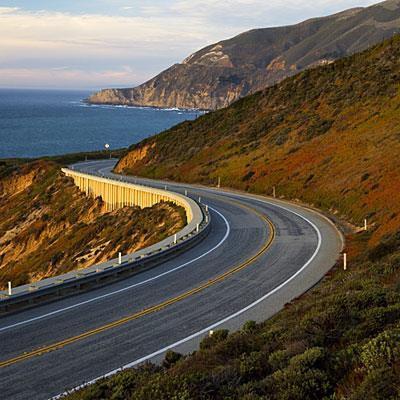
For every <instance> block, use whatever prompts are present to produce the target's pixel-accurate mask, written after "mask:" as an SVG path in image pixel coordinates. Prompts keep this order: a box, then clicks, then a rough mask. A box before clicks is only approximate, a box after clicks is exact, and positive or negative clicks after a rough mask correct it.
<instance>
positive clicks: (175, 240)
mask: <svg viewBox="0 0 400 400" xmlns="http://www.w3.org/2000/svg"><path fill="white" fill-rule="evenodd" d="M177 241H178V237H177V235H176V233H175V235H174V244H176V242H177Z"/></svg>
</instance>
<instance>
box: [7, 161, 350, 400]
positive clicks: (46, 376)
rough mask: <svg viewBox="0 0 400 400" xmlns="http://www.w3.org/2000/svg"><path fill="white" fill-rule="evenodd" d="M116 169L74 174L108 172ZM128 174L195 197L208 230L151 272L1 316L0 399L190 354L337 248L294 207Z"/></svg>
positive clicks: (287, 289) (312, 272)
mask: <svg viewBox="0 0 400 400" xmlns="http://www.w3.org/2000/svg"><path fill="white" fill-rule="evenodd" d="M114 163H115V160H103V161H96V162H87V163H80V164H76V165H75V166H74V168H75V169H78V170H80V171H82V172H89V173H90V172H92V173H101V174H104V175H106V176H111V177H113V176H114V177H115V175H114V174H112V173H111V172H110V171H111V169H112V167H113V165H114ZM118 179H120V177H118ZM123 179H125V180H129V181H132V182H136V183H141V184H145V185H149V186H153V187H162V188H164V186H165V185H166V184H167V185H168V190H172V191H176V192H180V193H184V191H185V190H187V191H188V195H189V196H190V197H193V198H195V199H198V197H201V201H202V202H203V203H204V204H207V205H208V206H209V208H210V210H211V217H212V220H211V221H212V222H211V230H210V233H209V234H208V236H207V237H206V238H205V239H204V240H203V241H202V242H201V243H199V244H198V245H196V246H194V247H193V248H191V249H190V250H188V251H186V252H185V253H182V254H180V255H178V256H176V257H175V258H173V259H171V260H169V261H167V262H165V263H163V264H161V265H159V266H157V267H155V268H153V269H151V270H148V271H145V272H143V273H139V274H137V275H135V276H132V277H130V278H127V279H125V280H123V281H120V282H117V283H112V284H110V285H108V286H105V287H103V288H99V289H96V290H92V291H90V292H87V293H83V294H79V295H76V296H73V297H69V298H65V299H62V300H59V301H57V302H53V303H50V304H45V305H39V306H37V307H35V308H32V309H29V310H25V311H21V312H19V313H17V314H13V315H9V316H5V317H3V318H1V319H0V393H1V398H2V399H4V400H5V399H13V400H18V399H27V398H29V399H48V398H51V397H53V396H57V395H59V394H61V393H63V392H64V391H65V390H69V389H71V388H75V387H77V386H79V385H81V384H82V383H84V382H88V381H92V380H95V379H97V378H99V377H101V376H104V375H106V374H110V373H114V372H115V371H116V370H117V369H119V368H121V367H127V366H134V365H137V364H139V363H140V362H143V361H145V360H150V359H151V360H153V361H158V360H160V359H162V358H163V354H164V353H165V351H166V350H167V349H169V348H173V349H174V350H175V351H179V352H188V351H191V350H194V349H195V348H196V347H197V346H198V343H199V341H200V340H201V339H202V337H204V336H205V335H207V333H208V331H209V330H211V329H219V328H227V329H231V330H233V329H239V328H240V327H241V326H242V325H243V323H244V322H246V321H248V320H257V321H262V320H265V319H267V318H269V317H271V316H272V315H273V314H274V313H276V312H277V311H279V310H280V309H282V307H283V306H284V305H285V304H286V303H287V302H290V301H291V300H293V299H294V298H296V297H297V296H299V295H300V294H302V293H304V292H305V291H306V290H308V289H309V288H310V287H312V286H313V285H315V284H316V283H317V282H318V281H319V280H320V279H321V278H322V277H323V276H324V275H325V274H326V272H327V271H328V270H329V269H330V268H332V266H333V265H334V264H335V262H336V260H337V259H338V257H339V254H340V252H341V250H342V246H343V243H342V237H341V235H340V233H339V232H338V230H337V229H336V228H335V226H334V225H333V224H332V223H331V222H330V221H329V220H327V219H326V218H325V217H323V216H321V215H320V214H318V213H315V212H314V211H311V210H308V209H305V208H302V207H299V206H297V205H293V204H289V203H287V202H282V201H280V200H275V199H267V198H263V197H259V196H252V195H247V194H241V193H237V192H230V191H225V190H219V189H211V188H205V187H199V186H191V185H185V184H172V183H166V182H161V181H151V180H147V179H140V178H134V177H123Z"/></svg>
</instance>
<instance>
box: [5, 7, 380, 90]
mask: <svg viewBox="0 0 400 400" xmlns="http://www.w3.org/2000/svg"><path fill="white" fill-rule="evenodd" d="M373 2H374V1H373V0H372V1H371V0H364V1H363V0H359V1H355V0H354V1H353V0H317V1H313V2H312V1H310V0H296V1H295V0H269V1H265V0H225V1H216V0H201V1H200V0H190V1H189V0H171V1H165V0H152V1H151V2H150V1H147V0H143V1H141V2H140V3H139V2H133V1H132V2H129V1H115V0H101V2H99V0H93V2H91V4H92V6H93V5H95V4H96V3H97V4H100V3H102V4H103V5H104V4H108V7H109V10H110V12H109V13H107V14H104V13H103V14H100V13H89V12H86V13H85V12H81V13H78V14H77V13H76V12H75V13H72V12H67V11H63V12H60V11H48V10H26V9H22V8H17V7H0V68H1V71H2V73H5V74H7V77H8V78H7V79H8V85H10V84H12V83H15V84H16V85H19V86H20V85H22V84H24V82H25V81H24V80H23V79H22V77H28V75H29V77H30V78H29V79H33V80H36V83H37V84H38V85H39V84H40V83H41V82H43V83H47V80H46V73H47V74H49V75H48V76H49V79H50V81H51V82H55V81H56V79H59V85H64V81H63V80H64V79H66V80H68V82H70V81H71V80H75V81H74V82H78V81H79V79H81V80H82V81H81V82H82V85H87V81H90V82H92V81H93V82H94V81H96V82H98V81H99V82H100V80H101V79H104V81H103V84H104V85H106V86H109V85H113V84H114V85H115V86H120V85H122V84H126V85H128V86H130V85H134V84H137V83H141V82H142V81H144V80H147V79H148V78H150V77H151V76H154V75H155V74H156V73H158V72H160V71H161V70H163V69H165V68H167V67H169V66H170V65H171V64H172V63H175V62H179V61H181V60H183V59H184V58H186V56H188V55H189V54H190V53H192V52H194V51H195V50H197V49H199V48H201V47H204V46H206V45H208V44H211V43H214V42H216V41H219V40H222V39H225V38H228V37H231V36H233V35H235V34H238V33H241V32H243V31H245V30H248V29H252V28H255V27H265V26H272V25H283V24H288V23H295V22H299V21H300V20H302V19H306V18H309V17H313V16H317V15H322V14H328V13H331V12H336V11H340V10H342V9H346V8H349V7H352V6H366V5H369V4H372V3H373ZM75 6H76V5H75ZM113 12H115V13H116V15H113ZM123 65H129V66H131V67H132V68H133V69H134V70H135V72H134V73H133V72H132V71H126V70H125V69H124V68H123V67H121V66H123ZM12 71H15V79H13V78H12V76H13V75H12ZM28 71H32V73H30V74H29V73H28ZM35 76H36V78H35ZM79 77H81V78H79ZM0 78H1V77H0ZM26 79H28V78H26ZM1 81H2V82H6V83H7V80H5V79H4V78H1ZM10 82H11V83H10ZM21 82H22V83H21ZM1 84H3V83H1V82H0V85H1Z"/></svg>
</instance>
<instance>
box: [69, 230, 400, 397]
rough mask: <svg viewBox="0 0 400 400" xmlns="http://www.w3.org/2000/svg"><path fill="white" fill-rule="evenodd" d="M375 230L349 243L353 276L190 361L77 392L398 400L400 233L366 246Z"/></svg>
mask: <svg viewBox="0 0 400 400" xmlns="http://www.w3.org/2000/svg"><path fill="white" fill-rule="evenodd" d="M369 236H370V234H368V233H364V234H360V235H357V236H353V237H349V238H348V239H349V243H348V246H349V247H348V251H349V252H350V253H352V254H353V253H354V252H356V253H358V254H360V252H361V253H362V255H359V256H357V257H355V258H353V261H352V263H351V266H350V268H349V269H348V270H347V271H343V270H342V269H341V268H338V267H337V268H336V269H335V270H333V271H332V272H331V273H330V274H329V275H328V276H327V277H326V278H325V279H324V281H323V282H322V283H320V284H319V285H318V286H317V287H316V288H314V289H313V290H311V291H309V292H308V293H307V294H305V295H304V296H302V297H301V298H300V299H298V300H295V301H293V302H292V303H290V304H287V305H286V307H285V309H284V310H283V311H281V312H280V313H278V314H277V315H276V316H275V317H274V318H272V319H270V320H268V321H266V322H264V323H261V324H256V323H254V322H251V321H249V322H247V323H246V324H245V325H244V326H243V329H242V330H241V331H239V332H235V333H231V334H228V332H227V331H224V330H220V331H216V332H214V334H213V336H211V337H208V338H205V339H203V341H202V342H201V344H200V348H199V350H198V351H196V352H194V353H193V354H192V355H190V356H182V355H180V354H177V353H174V352H169V353H167V355H166V358H165V361H164V362H163V364H162V365H161V366H155V365H152V364H146V365H144V366H142V367H140V368H138V369H129V370H126V371H124V372H121V373H119V374H118V375H115V376H114V377H112V378H109V379H106V380H102V381H99V382H98V383H96V384H94V385H92V386H90V387H88V388H86V389H84V390H81V391H80V392H76V393H73V394H71V395H69V396H68V400H95V399H96V400H100V399H113V400H125V399H142V400H156V399H157V400H158V399H163V400H169V399H203V400H204V399H210V400H211V399H226V400H228V399H246V400H250V399H251V400H256V399H271V400H272V399H273V400H300V399H301V400H304V399H316V400H317V399H318V400H321V399H331V400H337V399H346V400H365V399H382V400H395V399H399V398H400V235H399V234H397V235H394V236H392V237H391V238H390V239H386V240H384V241H382V242H381V244H379V245H378V246H375V247H373V248H371V249H369V250H367V249H366V244H367V242H368V239H369Z"/></svg>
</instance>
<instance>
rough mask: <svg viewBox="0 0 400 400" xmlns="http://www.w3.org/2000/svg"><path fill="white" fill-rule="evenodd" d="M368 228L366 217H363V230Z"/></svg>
mask: <svg viewBox="0 0 400 400" xmlns="http://www.w3.org/2000/svg"><path fill="white" fill-rule="evenodd" d="M367 230H368V221H367V218H365V219H364V231H367Z"/></svg>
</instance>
